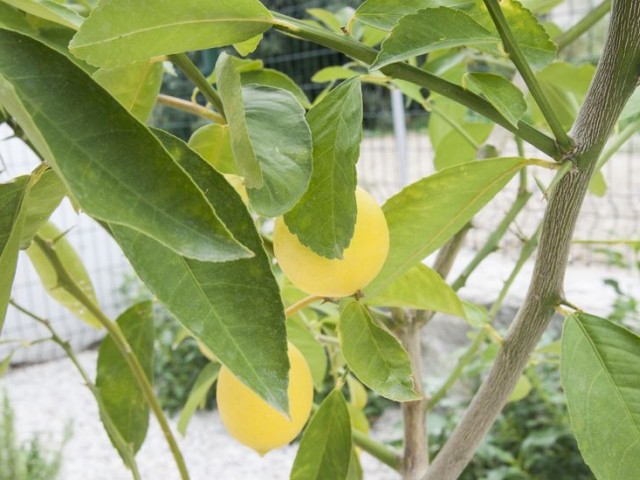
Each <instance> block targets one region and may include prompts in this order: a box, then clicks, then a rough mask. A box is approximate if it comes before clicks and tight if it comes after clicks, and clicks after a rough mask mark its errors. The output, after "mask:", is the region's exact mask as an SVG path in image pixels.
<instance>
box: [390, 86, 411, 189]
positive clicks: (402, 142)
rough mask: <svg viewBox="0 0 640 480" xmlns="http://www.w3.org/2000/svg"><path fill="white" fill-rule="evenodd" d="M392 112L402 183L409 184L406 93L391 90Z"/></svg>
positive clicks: (403, 184) (402, 184)
mask: <svg viewBox="0 0 640 480" xmlns="http://www.w3.org/2000/svg"><path fill="white" fill-rule="evenodd" d="M391 114H392V117H393V134H394V137H395V141H396V153H397V154H398V172H399V177H400V178H399V180H400V185H401V186H402V187H404V186H406V185H408V184H409V168H408V162H407V123H406V117H405V111H404V95H402V92H401V91H400V90H397V89H393V90H391Z"/></svg>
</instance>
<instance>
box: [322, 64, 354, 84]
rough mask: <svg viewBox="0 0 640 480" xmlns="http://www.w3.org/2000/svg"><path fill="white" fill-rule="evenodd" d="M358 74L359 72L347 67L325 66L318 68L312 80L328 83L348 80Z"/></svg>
mask: <svg viewBox="0 0 640 480" xmlns="http://www.w3.org/2000/svg"><path fill="white" fill-rule="evenodd" d="M357 76H358V72H356V71H355V70H351V69H350V68H347V67H325V68H323V69H321V70H318V71H317V72H316V73H315V74H314V75H313V77H311V81H312V82H314V83H327V82H334V81H336V80H347V79H349V78H353V77H357Z"/></svg>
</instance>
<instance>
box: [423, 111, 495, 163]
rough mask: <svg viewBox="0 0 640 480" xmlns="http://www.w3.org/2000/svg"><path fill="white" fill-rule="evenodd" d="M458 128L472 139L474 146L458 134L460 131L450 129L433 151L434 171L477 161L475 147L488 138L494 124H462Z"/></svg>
mask: <svg viewBox="0 0 640 480" xmlns="http://www.w3.org/2000/svg"><path fill="white" fill-rule="evenodd" d="M459 127H460V129H461V130H464V132H465V133H466V135H467V136H469V137H471V138H472V139H473V141H474V145H472V144H471V142H469V140H468V139H467V138H465V137H464V136H463V135H462V133H460V130H456V129H453V128H452V129H451V130H449V132H448V133H447V134H445V136H444V137H443V138H442V140H440V141H439V142H438V146H437V147H436V149H435V150H436V153H435V156H434V158H433V165H434V167H435V168H436V170H444V169H445V168H449V167H454V166H456V165H460V164H462V163H469V162H473V161H474V160H477V159H478V149H477V148H476V145H482V144H483V143H484V142H485V141H486V140H487V138H489V135H490V134H491V132H492V131H493V127H494V124H491V123H469V122H463V123H461V124H460V125H459Z"/></svg>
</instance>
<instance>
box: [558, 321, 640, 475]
mask: <svg viewBox="0 0 640 480" xmlns="http://www.w3.org/2000/svg"><path fill="white" fill-rule="evenodd" d="M560 360H561V363H560V368H561V378H562V387H563V388H564V391H565V394H566V397H567V405H568V407H569V415H570V418H571V426H572V428H573V432H574V433H575V436H576V439H577V440H578V447H580V452H581V453H582V456H583V458H584V459H585V461H586V462H587V464H588V465H589V467H590V468H591V470H592V471H593V473H594V474H595V476H596V477H597V478H602V479H607V480H609V479H610V480H627V479H630V478H635V476H636V475H637V473H638V472H639V471H640V376H639V375H638V371H639V370H640V337H638V336H637V335H636V334H634V333H632V332H631V331H629V330H626V329H624V328H622V327H619V326H617V325H615V324H614V323H611V322H609V321H608V320H605V319H603V318H598V317H594V316H592V315H588V314H586V313H577V314H575V315H572V316H570V317H568V318H567V319H566V320H565V326H564V331H563V333H562V353H561V356H560Z"/></svg>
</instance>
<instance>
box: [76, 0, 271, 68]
mask: <svg viewBox="0 0 640 480" xmlns="http://www.w3.org/2000/svg"><path fill="white" fill-rule="evenodd" d="M271 22H272V18H271V13H269V10H267V9H266V8H265V7H264V6H263V5H262V3H261V2H259V1H258V0H234V1H233V2H227V1H216V2H212V1H207V0H182V1H180V2H174V1H171V0H156V1H154V2H147V1H142V0H137V1H135V2H131V0H110V1H108V2H100V4H99V5H98V6H97V7H96V8H95V9H94V10H93V12H92V13H91V16H90V17H89V18H88V19H87V20H85V22H84V23H83V25H82V27H81V28H80V30H79V31H78V33H77V35H76V36H75V37H74V38H73V40H72V41H71V43H70V45H69V48H70V50H71V51H72V52H73V54H74V55H76V56H78V57H79V58H81V59H83V60H86V61H87V62H89V63H90V64H92V65H98V66H102V67H116V66H118V65H126V64H128V63H134V62H140V61H143V60H147V59H149V58H152V57H155V56H158V55H169V54H174V53H182V52H187V51H191V50H204V49H206V48H213V47H223V46H226V45H231V44H233V43H239V42H243V41H245V40H248V39H250V38H253V37H255V36H256V35H259V34H261V33H262V32H264V31H265V30H267V29H268V28H269V27H270V26H271Z"/></svg>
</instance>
